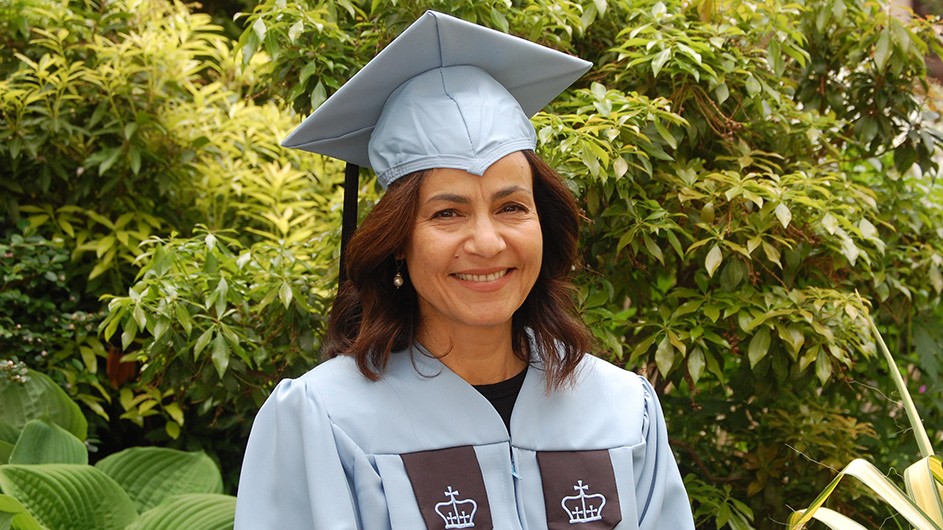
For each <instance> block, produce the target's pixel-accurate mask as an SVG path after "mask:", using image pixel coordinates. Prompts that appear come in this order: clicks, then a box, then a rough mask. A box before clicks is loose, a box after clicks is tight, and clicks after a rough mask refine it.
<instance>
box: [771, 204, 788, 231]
mask: <svg viewBox="0 0 943 530" xmlns="http://www.w3.org/2000/svg"><path fill="white" fill-rule="evenodd" d="M773 213H775V214H776V218H777V219H779V222H780V223H782V225H783V228H789V222H790V221H792V212H791V211H789V207H788V206H786V205H785V203H779V204H778V205H777V206H776V210H775V211H774V212H773Z"/></svg>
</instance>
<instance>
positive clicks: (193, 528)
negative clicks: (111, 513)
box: [128, 493, 236, 530]
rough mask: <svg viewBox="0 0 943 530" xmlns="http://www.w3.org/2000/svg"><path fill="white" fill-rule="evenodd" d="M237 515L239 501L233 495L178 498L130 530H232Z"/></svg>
mask: <svg viewBox="0 0 943 530" xmlns="http://www.w3.org/2000/svg"><path fill="white" fill-rule="evenodd" d="M235 512H236V498H235V497H233V496H230V495H219V494H213V493H202V494H197V493H191V494H187V495H177V496H176V497H173V498H171V499H168V500H167V501H166V502H164V503H163V504H160V505H159V506H156V507H154V508H151V509H150V510H148V511H146V512H144V513H143V514H141V517H140V518H139V519H138V520H137V521H135V522H134V524H132V525H131V526H129V527H128V530H177V529H178V528H186V529H187V530H228V529H231V528H232V527H233V523H234V519H235Z"/></svg>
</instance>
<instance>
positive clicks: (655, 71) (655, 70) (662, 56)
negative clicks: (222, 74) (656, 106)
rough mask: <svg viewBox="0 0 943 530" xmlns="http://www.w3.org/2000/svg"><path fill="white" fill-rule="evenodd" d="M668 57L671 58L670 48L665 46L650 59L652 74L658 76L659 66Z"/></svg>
mask: <svg viewBox="0 0 943 530" xmlns="http://www.w3.org/2000/svg"><path fill="white" fill-rule="evenodd" d="M669 58H671V48H665V49H664V50H662V51H661V52H659V53H658V55H656V56H655V58H654V59H652V74H653V75H654V76H655V77H658V73H659V72H661V67H662V66H664V65H665V63H666V62H668V59H669ZM656 123H657V122H656Z"/></svg>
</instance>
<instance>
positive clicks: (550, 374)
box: [322, 150, 592, 389]
mask: <svg viewBox="0 0 943 530" xmlns="http://www.w3.org/2000/svg"><path fill="white" fill-rule="evenodd" d="M523 153H524V155H525V156H526V158H527V161H528V163H529V165H530V169H531V173H532V175H533V186H534V203H535V205H536V207H537V215H538V217H539V219H540V230H541V234H542V236H543V259H542V263H541V269H540V274H539V275H538V277H537V281H536V282H535V284H534V287H533V289H531V291H530V293H529V294H528V296H527V298H526V299H525V300H524V303H523V304H522V305H521V307H520V308H519V309H518V310H517V311H516V312H515V313H514V316H513V318H512V331H513V339H512V340H513V348H514V354H515V355H516V356H517V357H519V358H520V359H522V360H524V361H528V362H529V361H530V360H531V359H530V356H531V355H535V356H536V357H537V358H539V359H540V360H541V361H542V364H543V366H544V369H545V370H546V379H547V387H548V389H554V388H559V387H561V386H563V385H565V384H566V383H567V382H569V380H570V378H571V376H572V374H573V372H574V370H575V369H576V366H577V365H578V364H579V362H580V359H582V357H583V355H584V353H585V352H586V351H588V350H589V348H590V347H591V344H592V338H591V335H590V333H589V330H588V329H587V328H586V325H585V324H584V323H583V321H582V320H581V319H580V316H579V311H578V308H577V305H576V301H575V298H574V293H575V289H574V287H573V284H572V283H571V280H570V275H571V274H572V270H573V269H574V265H575V263H576V256H577V248H576V247H577V239H578V236H579V220H580V213H579V210H578V208H577V206H576V202H575V200H574V199H573V196H572V194H571V193H570V191H569V190H568V189H567V188H566V186H565V185H564V184H563V183H562V182H561V179H560V177H559V175H557V173H556V171H554V170H553V168H551V167H550V166H549V165H547V163H546V162H544V161H543V160H542V159H541V158H540V157H538V156H537V155H536V154H535V153H534V152H533V151H529V150H528V151H523ZM425 174H426V171H419V172H416V173H413V174H410V175H407V176H405V177H403V178H400V179H399V180H397V181H396V182H394V183H393V184H391V185H390V187H389V189H388V190H387V192H386V194H385V195H384V196H383V197H382V198H381V199H380V201H379V202H378V203H377V204H376V206H375V207H374V208H373V210H372V211H371V212H370V213H369V214H368V215H367V217H366V218H365V219H364V221H363V224H362V225H361V227H360V228H359V229H357V231H356V232H355V233H354V235H353V237H351V239H350V242H349V244H348V245H347V257H346V269H347V271H346V272H347V280H345V281H344V282H343V283H342V284H341V285H340V288H339V289H338V293H337V298H336V299H335V300H334V306H333V308H332V310H331V315H330V319H329V321H328V331H327V337H326V339H325V342H324V348H323V353H322V355H323V357H324V358H326V359H329V358H332V357H336V356H338V355H350V356H353V357H354V358H355V359H356V361H357V366H358V368H359V369H360V371H361V373H363V375H364V376H365V377H367V378H369V379H371V380H374V381H375V380H378V379H379V378H380V377H381V375H382V374H383V372H384V371H385V369H386V366H387V364H388V362H389V359H390V355H391V354H392V352H395V351H400V350H404V349H406V348H408V347H410V346H411V345H412V344H413V343H414V342H415V338H416V329H417V326H418V324H419V303H418V300H417V297H416V291H415V289H414V288H413V287H412V285H411V284H410V282H408V281H407V282H406V283H405V285H403V286H402V287H401V288H400V289H396V288H395V287H394V286H393V276H394V274H395V273H396V272H397V270H398V269H397V263H396V258H395V257H396V256H398V255H402V254H403V252H404V250H405V248H406V244H407V242H408V241H409V238H410V236H411V235H412V232H413V227H414V225H415V222H416V215H417V211H418V208H419V187H420V184H421V183H422V179H423V177H424V175H425ZM400 272H401V273H404V274H405V272H406V271H405V267H403V268H402V270H400ZM530 334H533V337H531V336H530ZM531 341H533V342H531ZM530 344H533V345H534V347H535V350H536V351H533V352H532V351H531V347H530Z"/></svg>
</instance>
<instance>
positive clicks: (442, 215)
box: [432, 208, 458, 219]
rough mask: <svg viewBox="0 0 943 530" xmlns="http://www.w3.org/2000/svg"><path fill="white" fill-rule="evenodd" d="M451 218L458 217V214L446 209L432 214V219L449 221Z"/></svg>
mask: <svg viewBox="0 0 943 530" xmlns="http://www.w3.org/2000/svg"><path fill="white" fill-rule="evenodd" d="M453 217H458V212H457V211H455V209H453V208H446V209H445V210H439V211H437V212H435V213H434V214H432V218H433V219H451V218H453Z"/></svg>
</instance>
